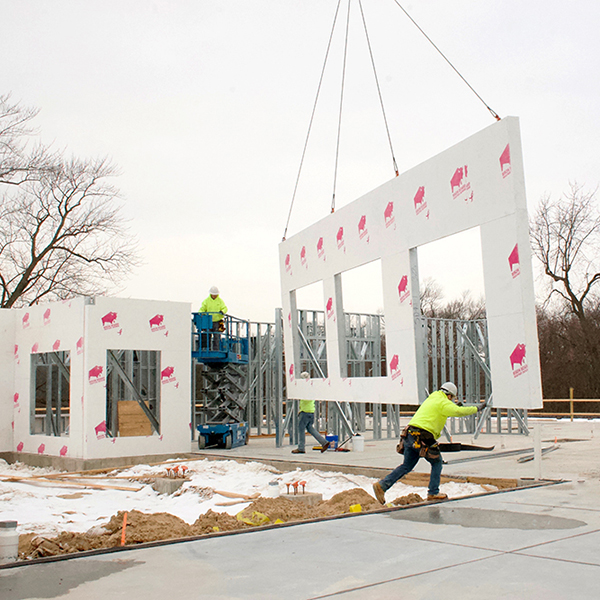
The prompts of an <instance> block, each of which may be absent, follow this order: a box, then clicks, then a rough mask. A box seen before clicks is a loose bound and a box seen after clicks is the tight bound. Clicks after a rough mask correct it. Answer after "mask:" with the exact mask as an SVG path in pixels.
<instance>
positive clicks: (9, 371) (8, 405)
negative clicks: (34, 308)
mask: <svg viewBox="0 0 600 600" xmlns="http://www.w3.org/2000/svg"><path fill="white" fill-rule="evenodd" d="M14 340H15V311H13V310H10V309H7V308H4V309H1V310H0V452H11V451H12V449H13V426H14V421H13V418H14V417H13V404H14V390H13V388H14V386H13V382H14V367H15V362H16V361H17V360H19V355H18V349H15V342H14Z"/></svg>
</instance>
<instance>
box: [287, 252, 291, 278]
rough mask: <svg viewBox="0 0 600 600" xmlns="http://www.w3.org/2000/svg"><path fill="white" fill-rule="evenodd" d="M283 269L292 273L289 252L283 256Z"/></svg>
mask: <svg viewBox="0 0 600 600" xmlns="http://www.w3.org/2000/svg"><path fill="white" fill-rule="evenodd" d="M285 270H286V271H287V272H288V273H289V274H290V275H291V274H292V259H291V257H290V255H289V254H287V255H286V257H285Z"/></svg>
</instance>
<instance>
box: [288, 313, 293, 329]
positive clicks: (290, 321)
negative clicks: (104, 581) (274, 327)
mask: <svg viewBox="0 0 600 600" xmlns="http://www.w3.org/2000/svg"><path fill="white" fill-rule="evenodd" d="M288 325H289V326H290V327H291V326H292V313H288Z"/></svg>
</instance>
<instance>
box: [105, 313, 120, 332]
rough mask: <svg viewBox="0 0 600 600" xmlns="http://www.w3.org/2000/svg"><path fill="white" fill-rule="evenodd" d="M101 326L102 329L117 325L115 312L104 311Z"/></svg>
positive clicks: (113, 327)
mask: <svg viewBox="0 0 600 600" xmlns="http://www.w3.org/2000/svg"><path fill="white" fill-rule="evenodd" d="M102 327H104V329H116V328H117V327H119V324H118V323H117V313H116V312H109V313H106V314H105V315H104V316H103V317H102Z"/></svg>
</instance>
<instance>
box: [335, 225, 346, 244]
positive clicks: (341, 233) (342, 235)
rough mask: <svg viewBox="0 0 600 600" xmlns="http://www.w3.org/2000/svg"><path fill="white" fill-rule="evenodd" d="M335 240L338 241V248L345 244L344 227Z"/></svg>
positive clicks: (339, 230)
mask: <svg viewBox="0 0 600 600" xmlns="http://www.w3.org/2000/svg"><path fill="white" fill-rule="evenodd" d="M335 239H336V241H337V243H338V246H339V245H340V244H343V243H344V228H343V227H340V228H339V229H338V232H337V234H336V236H335Z"/></svg>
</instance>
